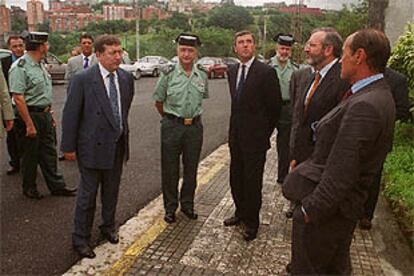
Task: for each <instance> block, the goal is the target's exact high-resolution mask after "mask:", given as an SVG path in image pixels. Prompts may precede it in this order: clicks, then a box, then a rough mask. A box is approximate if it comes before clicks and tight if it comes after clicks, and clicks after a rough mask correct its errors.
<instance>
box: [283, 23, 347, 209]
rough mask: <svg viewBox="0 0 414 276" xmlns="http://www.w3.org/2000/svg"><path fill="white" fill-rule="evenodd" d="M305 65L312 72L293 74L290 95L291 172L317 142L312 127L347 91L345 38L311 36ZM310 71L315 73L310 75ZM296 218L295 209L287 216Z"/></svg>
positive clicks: (323, 32)
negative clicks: (342, 75)
mask: <svg viewBox="0 0 414 276" xmlns="http://www.w3.org/2000/svg"><path fill="white" fill-rule="evenodd" d="M305 53H306V57H307V58H306V61H307V63H308V64H309V65H311V66H312V69H301V70H299V71H297V72H294V73H293V74H292V78H291V86H290V89H291V91H290V93H291V94H292V95H293V97H294V98H292V99H293V102H294V106H293V112H292V129H291V136H290V144H289V148H290V155H289V156H290V158H291V168H294V167H295V166H296V165H298V164H300V163H301V162H303V161H304V160H306V159H307V158H308V157H309V156H310V155H311V154H312V151H313V147H314V144H315V141H314V139H313V135H312V126H314V125H315V124H316V123H317V122H318V121H319V120H320V118H322V117H323V116H324V115H325V114H326V113H328V112H329V111H330V110H331V109H332V108H333V107H335V106H336V105H337V104H338V103H339V101H340V100H341V98H342V95H343V93H344V92H345V91H346V90H347V89H348V87H349V84H348V83H347V82H346V81H344V80H341V78H340V72H341V66H340V64H339V58H340V56H341V53H342V38H341V36H340V35H339V34H338V32H337V31H336V30H335V29H333V28H319V29H315V30H313V32H312V35H311V37H310V38H309V40H308V41H307V42H306V45H305ZM310 70H313V73H311V71H310ZM292 214H293V205H292V207H291V208H290V209H289V210H288V212H287V213H286V216H287V217H291V216H292Z"/></svg>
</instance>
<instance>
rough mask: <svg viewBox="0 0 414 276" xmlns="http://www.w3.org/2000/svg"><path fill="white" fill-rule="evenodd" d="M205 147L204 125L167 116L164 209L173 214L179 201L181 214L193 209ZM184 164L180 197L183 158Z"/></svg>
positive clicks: (163, 156)
mask: <svg viewBox="0 0 414 276" xmlns="http://www.w3.org/2000/svg"><path fill="white" fill-rule="evenodd" d="M202 145H203V124H202V122H201V120H198V121H197V122H195V123H194V124H192V125H183V124H182V123H181V122H178V121H176V120H173V119H170V118H168V117H166V116H164V117H163V118H162V120H161V171H162V173H161V185H162V194H163V200H164V208H165V211H166V212H168V213H174V212H175V211H176V210H177V208H178V200H179V201H180V204H181V209H182V210H193V209H194V194H195V190H196V187H197V169H198V163H199V160H200V153H201V147H202ZM181 156H182V162H183V183H182V186H181V190H180V193H179V194H178V182H179V179H180V157H181Z"/></svg>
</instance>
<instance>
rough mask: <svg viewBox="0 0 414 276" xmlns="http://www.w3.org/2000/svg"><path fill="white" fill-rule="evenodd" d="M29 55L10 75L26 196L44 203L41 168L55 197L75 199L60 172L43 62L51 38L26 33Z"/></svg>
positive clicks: (48, 88)
mask: <svg viewBox="0 0 414 276" xmlns="http://www.w3.org/2000/svg"><path fill="white" fill-rule="evenodd" d="M22 37H23V39H24V40H25V42H26V50H27V52H26V54H24V55H23V56H22V57H21V58H19V59H18V60H17V61H16V62H15V63H13V65H12V67H11V69H10V72H9V85H10V91H11V92H12V93H13V99H14V101H15V103H16V107H17V110H18V120H17V128H18V131H19V133H20V134H19V137H20V139H21V144H20V145H21V150H22V174H23V194H24V195H25V196H26V197H28V198H33V199H41V198H42V197H43V196H42V195H41V194H40V193H39V191H38V190H37V188H36V174H37V165H39V166H40V169H41V170H42V173H43V176H44V178H45V181H46V184H47V186H48V188H49V190H50V191H51V193H52V195H56V196H73V195H74V192H75V191H76V189H68V188H66V186H65V182H64V180H63V176H62V175H61V174H60V173H58V171H57V154H56V138H55V137H56V136H55V134H56V130H55V121H54V119H53V117H52V112H51V105H52V81H51V78H50V75H49V74H48V72H47V71H46V69H45V67H44V65H43V64H42V63H41V60H42V59H43V58H44V57H45V56H46V54H47V51H48V48H49V45H48V42H47V39H48V34H47V33H39V32H31V33H29V32H24V33H23V34H22Z"/></svg>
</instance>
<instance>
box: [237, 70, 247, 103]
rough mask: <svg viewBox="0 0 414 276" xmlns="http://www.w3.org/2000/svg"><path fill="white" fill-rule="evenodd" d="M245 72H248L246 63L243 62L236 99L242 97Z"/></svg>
mask: <svg viewBox="0 0 414 276" xmlns="http://www.w3.org/2000/svg"><path fill="white" fill-rule="evenodd" d="M245 73H246V65H244V64H243V65H242V70H241V75H240V80H239V83H238V85H237V93H236V100H239V99H240V96H241V93H242V91H243V85H244V75H245Z"/></svg>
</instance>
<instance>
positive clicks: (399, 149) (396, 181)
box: [384, 122, 414, 247]
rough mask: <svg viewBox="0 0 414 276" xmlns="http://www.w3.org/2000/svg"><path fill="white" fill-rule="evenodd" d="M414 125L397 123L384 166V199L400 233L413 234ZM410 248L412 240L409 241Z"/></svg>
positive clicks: (413, 241) (413, 243)
mask: <svg viewBox="0 0 414 276" xmlns="http://www.w3.org/2000/svg"><path fill="white" fill-rule="evenodd" d="M413 137H414V125H413V124H411V123H401V122H397V124H396V127H395V133H394V145H393V150H392V152H391V153H390V154H389V155H388V157H387V160H386V162H385V164H384V180H385V188H384V195H385V196H386V197H387V199H388V200H389V201H390V202H391V206H392V207H393V210H394V212H395V213H396V215H397V217H398V219H399V221H400V225H401V226H402V230H403V232H405V233H406V234H407V236H408V237H411V238H413V235H412V234H413V233H414V226H413V225H414V166H413V164H414V139H413ZM411 245H412V246H413V247H414V240H412V241H411Z"/></svg>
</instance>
